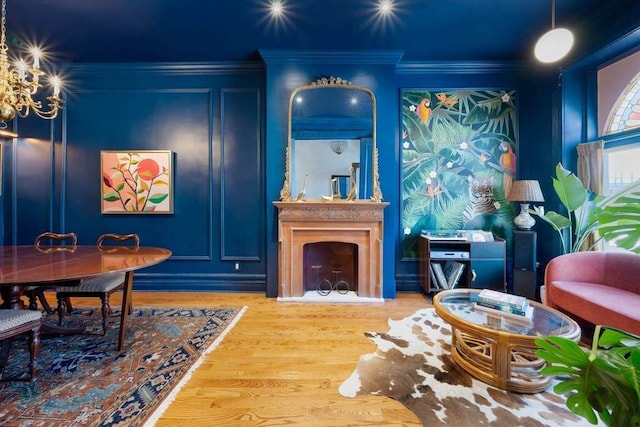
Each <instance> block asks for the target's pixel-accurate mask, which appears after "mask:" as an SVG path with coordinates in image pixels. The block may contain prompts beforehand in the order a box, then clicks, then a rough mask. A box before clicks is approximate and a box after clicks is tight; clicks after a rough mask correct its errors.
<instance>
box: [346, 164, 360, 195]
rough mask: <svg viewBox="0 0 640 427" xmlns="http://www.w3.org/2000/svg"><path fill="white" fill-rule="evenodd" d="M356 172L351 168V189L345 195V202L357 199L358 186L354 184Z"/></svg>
mask: <svg viewBox="0 0 640 427" xmlns="http://www.w3.org/2000/svg"><path fill="white" fill-rule="evenodd" d="M355 174H356V172H355V169H354V167H353V166H351V188H350V189H349V193H347V201H353V200H355V199H357V198H358V185H357V184H356V176H355Z"/></svg>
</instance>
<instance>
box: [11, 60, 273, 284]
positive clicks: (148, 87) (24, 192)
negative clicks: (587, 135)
mask: <svg viewBox="0 0 640 427" xmlns="http://www.w3.org/2000/svg"><path fill="white" fill-rule="evenodd" d="M69 72H70V73H71V76H72V81H73V84H72V87H71V88H70V90H69V91H68V92H67V94H66V103H65V107H64V108H65V109H64V111H63V114H62V115H61V116H60V117H59V118H57V119H56V120H55V121H52V122H48V121H43V120H39V119H28V120H25V121H23V122H21V123H20V128H19V129H18V132H19V133H20V138H18V139H16V140H14V142H13V143H9V144H7V145H11V147H10V150H7V151H6V154H7V159H5V164H7V163H9V164H14V165H15V169H13V170H9V171H8V172H9V173H10V176H8V175H6V174H5V180H6V181H7V182H5V187H6V186H7V185H9V186H13V187H15V191H13V192H9V193H5V196H4V197H5V198H9V200H5V215H4V225H5V233H4V242H5V243H13V244H31V243H32V242H33V240H34V238H35V236H37V235H38V234H39V233H41V232H43V231H45V230H53V231H59V232H70V231H73V232H75V233H77V235H78V240H79V243H81V244H95V241H96V239H97V237H98V236H99V235H100V234H102V233H105V232H116V233H130V232H136V233H138V234H139V235H140V239H141V241H142V243H143V244H144V245H148V246H161V247H167V248H170V249H171V250H172V251H173V256H172V257H171V259H170V260H168V261H166V262H165V263H163V264H160V265H158V266H154V267H152V268H149V269H145V270H143V271H141V272H139V273H137V274H136V288H137V289H163V290H180V289H193V290H212V289H235V290H264V282H265V257H264V254H265V248H264V247H265V245H264V240H265V233H264V223H265V218H264V210H263V206H264V191H263V188H264V168H263V157H262V152H263V145H264V138H263V128H264V86H265V85H264V67H263V65H262V64H246V65H242V64H236V65H228V64H211V65H202V64H192V65H189V64H158V65H140V64H126V65H96V66H76V67H73V68H72V69H70V70H69ZM101 150H171V151H172V154H173V167H174V177H173V188H174V194H175V199H174V212H173V213H172V214H152V215H146V214H145V215H131V214H116V215H113V214H110V215H103V214H101V211H100V207H101V203H100V202H101V200H100V188H101V187H100V186H101V174H100V151H101ZM236 263H237V264H238V266H239V269H238V270H236V269H235V265H236Z"/></svg>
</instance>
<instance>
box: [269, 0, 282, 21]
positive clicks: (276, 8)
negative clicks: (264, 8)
mask: <svg viewBox="0 0 640 427" xmlns="http://www.w3.org/2000/svg"><path fill="white" fill-rule="evenodd" d="M269 13H270V14H271V16H273V17H274V18H278V17H280V16H282V15H283V14H284V5H283V4H282V1H280V0H273V1H272V2H271V5H270V7H269Z"/></svg>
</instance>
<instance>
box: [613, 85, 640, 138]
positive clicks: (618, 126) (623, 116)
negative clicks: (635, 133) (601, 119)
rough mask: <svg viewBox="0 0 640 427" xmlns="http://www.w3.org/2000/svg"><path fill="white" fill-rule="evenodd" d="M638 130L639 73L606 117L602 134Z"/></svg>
mask: <svg viewBox="0 0 640 427" xmlns="http://www.w3.org/2000/svg"><path fill="white" fill-rule="evenodd" d="M633 128H640V73H638V74H637V75H636V76H635V77H634V78H633V80H631V82H630V83H629V84H628V85H627V87H626V88H625V90H624V91H622V93H621V94H620V96H618V99H617V101H616V103H615V105H614V106H613V108H612V109H611V112H610V113H609V116H608V117H607V124H606V126H605V129H604V134H605V135H609V134H612V133H616V132H620V131H626V130H629V129H633Z"/></svg>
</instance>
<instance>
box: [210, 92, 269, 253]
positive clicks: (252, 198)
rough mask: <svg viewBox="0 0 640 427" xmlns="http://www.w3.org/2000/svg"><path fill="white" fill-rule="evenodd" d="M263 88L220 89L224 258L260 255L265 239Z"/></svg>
mask: <svg viewBox="0 0 640 427" xmlns="http://www.w3.org/2000/svg"><path fill="white" fill-rule="evenodd" d="M260 98H261V91H260V89H251V88H247V89H233V88H223V89H222V90H221V92H220V148H219V151H220V167H221V170H220V198H221V200H220V230H219V235H220V252H221V254H220V255H221V259H222V260H224V261H260V254H261V245H262V244H263V243H262V240H263V235H264V233H263V231H262V229H263V224H264V220H263V219H262V218H263V216H264V215H263V214H262V213H261V212H262V211H261V207H262V206H263V196H262V191H261V188H262V179H261V176H262V158H261V155H260V152H261V150H260V147H261V145H262V131H261V125H262V113H261V112H262V105H261V99H260Z"/></svg>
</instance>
